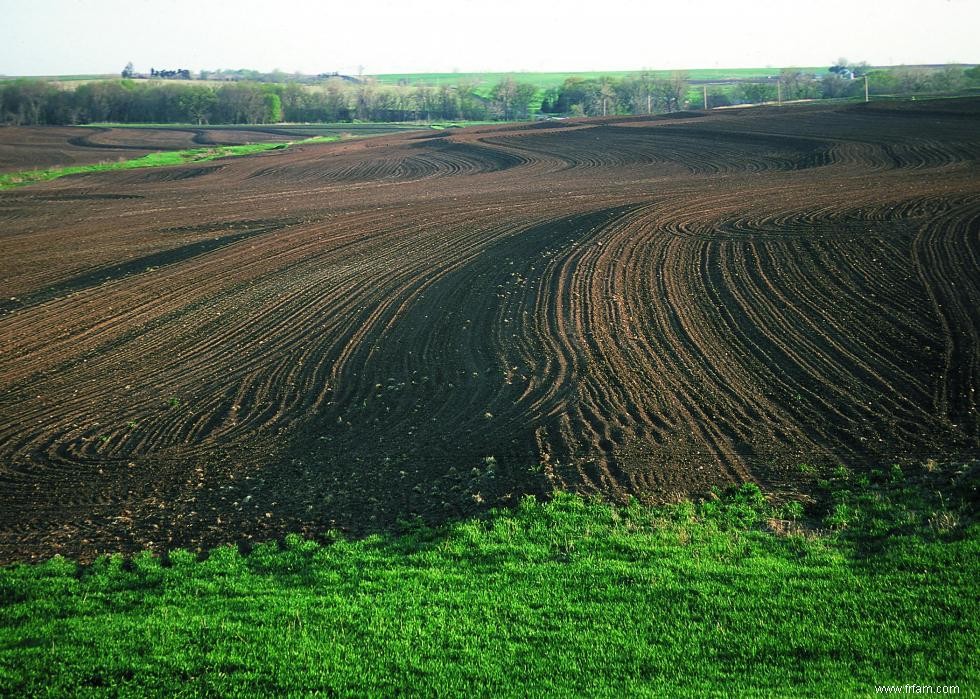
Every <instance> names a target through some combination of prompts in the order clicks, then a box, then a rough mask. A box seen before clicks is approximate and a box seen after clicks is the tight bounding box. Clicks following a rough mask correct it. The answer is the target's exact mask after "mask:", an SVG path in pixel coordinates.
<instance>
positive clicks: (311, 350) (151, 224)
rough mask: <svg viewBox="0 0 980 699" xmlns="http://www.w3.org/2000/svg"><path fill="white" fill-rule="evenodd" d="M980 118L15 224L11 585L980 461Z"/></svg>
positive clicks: (822, 113)
mask: <svg viewBox="0 0 980 699" xmlns="http://www.w3.org/2000/svg"><path fill="white" fill-rule="evenodd" d="M978 157H980V101H976V100H973V101H937V102H915V103H907V104H888V105H884V106H881V105H876V104H874V103H872V104H871V105H850V106H840V105H838V106H827V105H823V106H808V107H797V108H792V109H775V108H773V109H753V110H732V111H728V112H722V113H719V112H716V113H711V114H708V115H699V114H687V115H681V116H680V117H676V116H675V117H674V118H647V117H644V118H642V119H637V118H607V119H600V120H585V121H577V122H575V121H569V122H551V123H542V124H533V125H517V126H515V125H509V126H500V127H481V128H478V129H466V130H454V131H448V130H447V131H443V132H439V133H429V132H426V133H410V134H399V135H389V136H380V137H377V138H372V139H365V140H359V141H348V142H340V143H333V144H321V145H304V146H297V147H294V148H291V149H289V150H286V151H271V152H268V153H264V154H261V155H257V156H249V157H244V158H236V159H230V160H226V161H220V160H219V161H213V162H209V163H206V164H197V165H190V166H186V167H175V168H158V169H149V170H130V171H118V172H111V173H100V174H92V175H83V176H75V177H68V178H63V179H60V180H56V181H52V182H49V183H45V184H42V185H37V186H32V187H28V188H23V189H19V190H12V191H9V192H4V193H0V231H2V232H0V235H2V240H3V252H4V254H3V256H2V258H0V289H2V294H0V342H2V348H0V561H10V560H16V559H29V558H33V557H45V556H49V555H51V554H53V553H56V552H62V553H65V554H71V555H73V556H78V557H81V558H82V559H86V558H91V557H92V556H93V555H95V554H96V553H98V552H101V551H132V550H136V549H140V548H145V547H149V548H154V549H157V550H161V549H166V548H169V547H174V546H189V547H192V548H193V547H202V546H210V545H214V544H217V543H221V542H229V541H232V542H235V541H243V540H250V539H251V540H257V539H268V538H272V537H276V536H279V535H281V534H282V533H284V532H288V531H300V532H306V533H311V534H314V533H322V532H323V531H324V530H326V529H328V528H330V527H335V528H339V529H346V530H353V531H355V532H363V531H371V530H378V529H384V528H385V527H389V526H393V525H394V524H395V523H396V522H397V521H398V520H399V519H404V518H410V517H411V516H413V515H416V514H418V515H422V516H424V517H427V518H430V519H433V520H440V519H446V518H452V517H457V516H461V515H465V514H469V513H471V512H473V511H475V510H479V509H482V508H485V507H488V506H497V505H507V504H510V503H514V502H515V501H516V500H517V499H519V498H520V496H521V495H522V494H525V493H535V494H542V493H546V492H548V491H550V490H551V489H553V488H562V489H574V490H578V491H580V492H585V493H597V494H602V495H605V496H608V497H612V498H616V499H623V498H626V497H628V496H631V495H632V496H636V497H638V498H640V499H641V500H644V501H669V500H673V499H677V498H679V497H683V496H690V495H694V496H697V495H703V494H705V493H706V492H707V491H708V490H709V489H710V488H711V487H712V486H715V485H726V484H729V483H733V482H740V481H745V480H754V481H756V482H758V483H760V484H761V485H762V486H763V487H764V488H765V489H768V490H769V491H773V492H777V493H778V492H780V491H787V490H794V489H800V488H805V487H806V485H805V483H803V482H801V479H800V464H802V463H806V464H811V465H813V466H816V467H817V468H829V467H832V466H835V465H837V464H845V465H847V466H849V467H852V468H855V469H858V470H860V469H867V468H872V467H878V466H882V465H889V464H891V463H892V462H894V461H896V460H907V459H923V458H937V459H944V458H964V457H971V456H977V455H978V454H980V419H978V413H977V387H978V383H980V360H978V346H980V341H978V328H980V310H978V309H980V165H978Z"/></svg>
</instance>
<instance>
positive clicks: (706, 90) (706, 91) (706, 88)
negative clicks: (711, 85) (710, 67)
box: [701, 85, 708, 111]
mask: <svg viewBox="0 0 980 699" xmlns="http://www.w3.org/2000/svg"><path fill="white" fill-rule="evenodd" d="M701 87H703V88H704V111H708V86H707V85H702V86H701Z"/></svg>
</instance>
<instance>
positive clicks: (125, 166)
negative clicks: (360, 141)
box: [0, 136, 340, 190]
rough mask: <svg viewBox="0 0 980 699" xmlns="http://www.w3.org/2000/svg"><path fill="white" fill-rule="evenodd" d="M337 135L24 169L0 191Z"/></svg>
mask: <svg viewBox="0 0 980 699" xmlns="http://www.w3.org/2000/svg"><path fill="white" fill-rule="evenodd" d="M339 139H340V137H339V136H314V137H312V138H305V139H302V140H298V141H285V142H280V143H249V144H244V145H239V146H208V147H204V148H189V149H186V150H175V151H161V152H159V153H151V154H149V155H144V156H143V157H140V158H133V159H130V160H119V161H116V162H111V163H94V164H91V165H70V166H67V167H53V168H48V169H46V170H24V171H21V172H13V173H6V174H0V190H4V189H13V188H14V187H24V186H26V185H30V184H36V183H38V182H47V181H48V180H54V179H57V178H59V177H65V176H67V175H78V174H82V173H91V172H109V171H112V170H133V169H136V168H147V167H167V166H170V165H187V164H188V163H200V162H205V161H208V160H215V159H217V158H230V157H235V156H241V155H251V154H252V153H261V152H263V151H268V150H283V149H285V148H289V147H290V146H294V145H299V144H305V143H330V142H332V141H337V140H339Z"/></svg>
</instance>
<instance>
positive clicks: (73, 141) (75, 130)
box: [0, 123, 424, 174]
mask: <svg viewBox="0 0 980 699" xmlns="http://www.w3.org/2000/svg"><path fill="white" fill-rule="evenodd" d="M419 128H424V127H419V126H413V125H406V124H347V123H343V124H276V125H256V126H243V125H223V126H195V125H191V124H185V125H173V124H99V125H91V126H52V127H44V128H37V127H31V126H24V127H19V126H9V127H4V128H0V174H5V173H8V174H10V173H17V172H20V171H25V170H37V169H44V168H54V167H72V166H81V165H92V164H99V163H102V164H106V163H110V164H111V163H118V162H120V161H121V160H128V159H135V158H139V157H142V156H145V155H146V154H147V153H160V152H167V151H171V150H190V149H196V148H219V147H226V146H235V147H237V146H244V145H251V144H278V143H287V142H290V141H296V140H302V139H304V138H317V137H321V138H323V137H327V138H329V137H336V138H340V137H344V136H355V135H356V136H374V135H378V134H384V133H393V132H399V131H413V130H418V129H419Z"/></svg>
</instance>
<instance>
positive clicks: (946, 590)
mask: <svg viewBox="0 0 980 699" xmlns="http://www.w3.org/2000/svg"><path fill="white" fill-rule="evenodd" d="M976 472H977V468H976V466H974V467H973V468H972V469H966V470H963V469H961V470H959V471H958V472H957V473H949V472H947V473H938V472H929V473H924V474H921V477H922V478H924V480H920V476H919V475H918V474H917V475H916V477H915V478H912V479H909V478H908V477H907V475H906V474H905V473H903V471H902V469H900V468H899V467H898V466H893V467H892V468H891V469H890V470H885V471H879V472H872V474H871V478H870V479H869V478H868V477H867V476H857V475H855V474H852V473H850V472H848V471H846V470H845V469H838V472H837V473H836V474H835V475H834V476H833V477H832V478H830V479H828V480H826V481H820V482H819V484H818V486H817V487H818V495H819V497H818V500H817V502H816V503H814V502H809V503H808V504H807V503H805V502H803V501H791V502H787V503H784V504H782V505H774V504H770V503H768V502H767V501H766V499H765V498H764V497H763V495H762V493H761V492H760V490H759V489H758V488H757V487H756V486H754V485H746V486H743V487H741V488H739V489H736V490H733V491H730V492H728V493H727V494H721V493H719V494H716V496H715V498H714V499H711V500H708V501H707V502H704V503H701V504H695V503H682V504H678V505H673V506H669V507H660V508H657V507H646V506H642V505H639V504H638V503H635V502H634V503H633V504H631V505H629V506H626V507H614V506H611V505H608V504H604V503H601V502H595V501H586V500H583V499H581V498H579V497H576V496H572V495H562V494H559V495H557V496H556V498H555V500H554V501H553V502H550V503H548V504H543V503H540V502H537V501H535V500H534V499H533V498H527V499H525V500H524V501H523V502H522V503H521V505H520V507H518V508H517V509H515V510H513V511H497V512H494V513H492V514H491V515H489V516H488V517H486V518H482V519H471V520H467V521H464V522H459V523H456V524H453V525H450V526H447V527H445V528H442V529H430V528H428V527H427V526H426V525H424V524H423V523H421V522H417V521H416V522H406V523H404V525H403V527H402V531H401V533H398V534H392V535H374V536H371V537H368V538H366V539H362V540H356V541H352V540H346V539H344V538H343V537H341V536H337V535H334V536H327V537H326V538H327V539H332V540H333V543H314V542H312V541H304V540H302V539H300V538H299V537H296V536H290V537H287V538H286V540H285V542H284V544H283V545H281V546H280V545H277V544H275V543H268V544H262V545H260V546H258V547H257V548H255V549H254V550H252V551H251V553H249V554H248V555H242V554H241V553H239V551H238V550H237V549H235V548H233V547H223V548H218V549H215V550H213V551H212V552H211V554H210V556H209V558H208V559H207V560H205V561H200V560H198V559H197V557H196V556H194V555H193V554H191V553H187V552H172V553H171V554H170V556H169V558H168V559H167V560H165V561H164V560H161V559H160V558H157V557H155V556H153V555H150V554H148V553H147V554H141V555H138V556H136V557H135V558H134V559H132V560H130V561H127V562H124V561H123V559H122V558H120V557H113V558H103V559H100V560H99V561H98V562H96V563H95V564H94V565H91V566H87V567H79V566H77V565H76V564H75V563H73V562H71V561H68V560H65V559H63V558H55V559H53V560H51V561H49V562H47V563H44V564H41V565H32V566H24V565H17V566H11V567H7V568H0V696H9V697H24V696H52V697H55V696H116V695H123V696H161V697H162V696H167V697H169V696H188V697H190V696H195V697H196V696H215V697H218V696H221V697H225V696H227V697H251V696H297V697H298V696H379V697H381V696H384V697H393V696H427V697H428V696H432V697H436V696H467V697H469V696H493V697H498V696H499V697H511V696H512V697H528V696H532V697H546V696H549V697H550V696H560V697H566V696H600V697H625V696H699V697H700V696H712V697H714V696H717V697H729V696H753V697H756V696H757V697H796V696H799V697H812V696H821V697H823V696H826V697H831V696H833V697H837V696H873V695H874V694H875V693H876V690H875V688H876V687H879V686H882V685H891V686H904V685H906V684H910V683H912V684H914V685H916V686H945V687H957V688H958V692H957V693H958V694H961V695H965V696H970V695H972V694H973V693H974V692H976V691H978V690H980V665H978V663H977V657H978V650H980V649H978V640H977V639H978V638H980V605H978V604H977V591H978V589H980V565H978V561H980V528H978V524H977V523H976V521H975V519H974V518H975V515H976V512H975V506H972V507H971V505H970V502H971V497H972V498H975V497H976V487H977V482H976ZM808 473H812V471H808V470H805V468H804V467H801V477H803V478H805V477H807V475H806V474H808ZM938 488H942V489H943V492H942V493H940V491H939V490H938ZM971 493H972V496H971ZM327 534H330V533H329V532H328V533H327Z"/></svg>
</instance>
